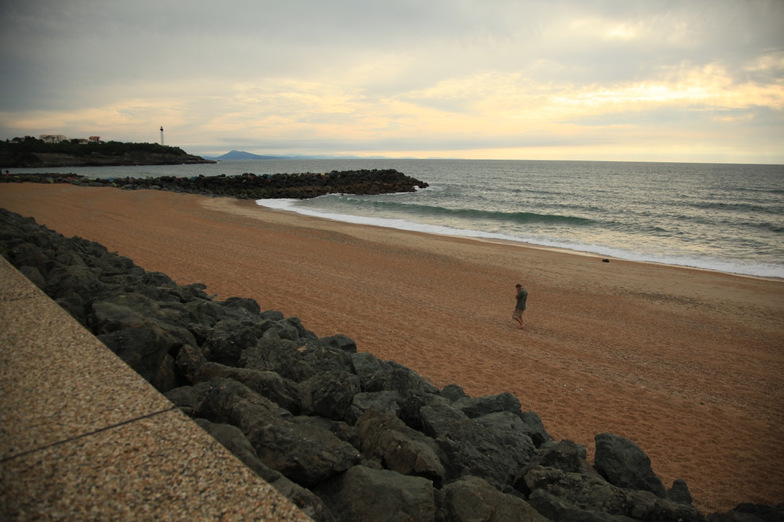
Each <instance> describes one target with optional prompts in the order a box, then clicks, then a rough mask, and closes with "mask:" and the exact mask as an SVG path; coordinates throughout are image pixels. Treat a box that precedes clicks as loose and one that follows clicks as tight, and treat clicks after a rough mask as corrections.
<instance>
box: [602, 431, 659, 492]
mask: <svg viewBox="0 0 784 522" xmlns="http://www.w3.org/2000/svg"><path fill="white" fill-rule="evenodd" d="M594 440H595V442H596V456H595V459H594V465H595V466H596V469H597V471H599V473H601V474H602V476H603V477H604V478H606V479H607V481H608V482H609V483H610V484H613V485H615V486H618V487H621V488H627V489H636V490H641V491H650V492H651V493H653V494H654V495H656V496H657V497H662V498H666V497H667V492H666V491H665V489H664V484H662V482H661V480H659V477H657V476H656V474H655V473H654V472H653V469H652V468H651V459H649V458H648V455H646V454H645V453H644V452H643V451H642V450H641V449H640V447H639V446H637V444H635V443H634V442H632V441H630V440H629V439H625V438H623V437H619V436H617V435H612V434H610V433H600V434H598V435H596V437H595V438H594Z"/></svg>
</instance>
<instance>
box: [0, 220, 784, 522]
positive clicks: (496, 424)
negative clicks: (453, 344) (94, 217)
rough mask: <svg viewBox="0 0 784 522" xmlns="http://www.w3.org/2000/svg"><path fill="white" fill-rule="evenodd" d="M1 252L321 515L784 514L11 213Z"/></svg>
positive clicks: (2, 228)
mask: <svg viewBox="0 0 784 522" xmlns="http://www.w3.org/2000/svg"><path fill="white" fill-rule="evenodd" d="M0 252H1V253H2V254H3V255H4V256H5V257H6V258H7V259H8V260H9V261H10V262H11V263H12V264H13V265H15V266H16V267H17V268H18V269H19V270H20V271H21V272H22V273H23V274H25V275H26V276H27V277H28V278H29V279H30V280H31V281H33V282H34V283H35V284H36V285H37V286H39V287H40V288H41V289H43V290H44V291H45V292H46V293H47V294H48V295H49V296H50V297H51V298H52V299H54V300H55V301H56V302H57V303H58V304H60V305H61V306H62V307H63V308H64V309H66V310H67V311H68V312H69V313H70V314H71V315H72V316H73V317H74V318H76V319H77V320H78V321H79V322H80V323H81V324H83V325H84V326H85V327H86V328H88V329H89V330H90V331H91V332H93V334H94V335H96V336H97V337H98V339H100V340H101V341H102V342H103V343H105V344H106V345H107V346H108V347H109V348H110V349H111V350H112V351H114V352H115V353H116V354H117V355H118V356H119V357H120V358H121V359H123V360H124V361H125V362H126V363H127V364H129V365H130V366H131V367H132V368H133V369H134V370H136V371H137V372H138V373H139V374H140V375H142V376H143V377H144V378H145V379H147V380H148V381H149V382H150V383H151V384H152V385H153V386H155V387H156V388H157V389H158V390H160V391H161V392H162V393H164V394H166V396H167V397H168V398H169V399H170V400H171V401H172V402H174V403H175V404H176V405H177V406H179V407H180V408H181V409H182V410H183V411H184V412H186V413H187V414H188V415H190V416H191V417H192V418H193V419H194V420H195V421H196V422H197V423H198V424H199V425H201V426H202V427H203V428H204V429H205V430H207V431H208V432H209V433H211V434H212V435H213V436H214V437H215V438H216V439H217V440H219V441H220V442H221V443H222V444H223V445H225V446H226V447H227V448H228V449H230V450H231V451H232V452H233V453H235V454H236V455H237V456H238V458H240V459H241V460H242V461H243V462H244V463H245V464H246V465H248V466H249V467H250V468H252V469H253V470H254V471H255V472H256V473H258V474H259V475H260V476H262V477H263V478H264V479H265V480H267V481H268V482H269V483H271V484H272V485H273V486H275V487H276V488H277V489H278V490H279V491H280V492H281V493H283V494H284V495H286V496H287V497H288V498H290V499H291V500H292V501H294V502H295V503H296V504H297V505H299V506H300V507H302V509H303V510H305V512H307V513H308V514H309V515H310V516H311V517H313V518H314V519H315V520H325V521H328V520H341V521H343V520H381V519H384V520H389V519H395V520H398V519H399V520H409V519H410V520H438V521H449V520H499V521H500V520H580V521H594V520H595V521H622V520H650V521H669V520H672V521H675V520H682V521H701V520H708V521H711V522H723V521H741V520H743V521H757V520H760V521H762V520H765V521H768V520H770V521H772V520H782V517H784V505H779V506H766V505H757V504H743V505H740V506H738V507H737V508H736V509H735V510H733V511H730V512H728V513H714V514H711V515H707V516H706V515H705V514H703V513H701V512H700V511H699V510H697V509H696V508H695V507H694V506H693V505H692V503H691V498H690V495H689V491H688V487H687V485H686V484H685V483H684V482H683V481H680V480H677V481H675V482H674V483H673V484H672V485H671V487H669V489H668V488H666V487H665V485H664V484H663V483H662V482H661V480H660V479H659V478H658V477H657V476H656V475H655V474H654V473H653V471H652V469H651V464H650V460H649V459H648V457H647V455H646V454H645V453H644V452H643V450H642V449H641V448H639V447H638V446H636V445H635V444H634V443H632V442H631V441H629V440H627V439H624V438H622V437H619V436H616V435H613V434H609V433H602V434H598V435H597V436H596V439H595V441H596V455H595V459H594V462H593V464H591V463H589V462H588V461H587V459H586V450H585V448H584V447H582V446H580V445H577V444H575V443H573V442H570V441H568V440H560V441H557V440H554V439H553V438H552V437H551V436H550V435H549V434H548V433H547V432H546V430H545V429H544V427H543V424H542V422H541V420H540V418H539V416H538V415H537V414H536V413H534V412H531V411H526V410H525V409H524V408H523V407H522V405H521V403H520V401H519V400H518V399H517V398H516V397H514V396H513V395H511V394H508V393H502V394H500V395H492V396H483V397H472V396H469V395H468V394H466V393H465V392H464V391H463V389H462V388H461V387H460V386H459V385H457V384H452V385H448V386H445V387H443V388H441V389H437V388H436V387H434V386H433V385H431V384H430V383H429V382H428V381H427V380H425V379H423V378H422V377H420V376H419V375H417V374H416V373H415V372H414V371H412V370H410V369H408V368H406V367H404V366H402V365H400V364H397V363H395V362H393V361H383V360H380V359H378V358H376V357H375V356H373V355H372V354H371V353H369V351H359V350H358V347H357V346H356V344H355V343H354V341H352V340H351V339H350V338H348V337H346V336H344V335H335V336H330V337H318V335H316V334H315V333H314V332H311V331H309V330H308V329H307V328H306V327H305V326H304V325H303V324H302V322H301V321H300V320H299V319H298V318H296V317H284V316H283V314H282V313H280V312H277V311H273V310H267V311H262V310H261V309H260V307H259V305H258V304H257V303H256V301H254V300H251V299H246V298H241V297H231V298H229V299H226V300H225V301H219V300H216V299H215V298H213V297H211V296H209V295H207V294H206V293H205V289H206V288H205V287H204V285H201V284H198V283H196V284H191V285H184V286H182V285H177V284H176V283H175V282H174V281H172V280H171V279H170V278H169V277H168V276H166V275H165V274H163V273H159V272H147V271H145V270H144V269H142V268H140V267H138V266H136V265H135V264H134V262H133V261H132V260H131V259H128V258H126V257H122V256H119V255H116V254H113V253H111V252H109V251H107V249H106V248H104V247H103V246H101V245H100V244H98V243H94V242H90V241H86V240H84V239H81V238H78V237H74V238H66V237H64V236H62V235H60V234H57V233H55V232H53V231H51V230H49V229H47V228H45V227H42V226H39V225H38V224H37V223H36V222H35V221H34V220H32V219H30V218H23V217H21V216H19V215H17V214H14V213H11V212H8V211H5V210H2V209H0ZM362 348H363V349H364V350H370V351H372V346H371V347H362ZM393 515H394V516H393Z"/></svg>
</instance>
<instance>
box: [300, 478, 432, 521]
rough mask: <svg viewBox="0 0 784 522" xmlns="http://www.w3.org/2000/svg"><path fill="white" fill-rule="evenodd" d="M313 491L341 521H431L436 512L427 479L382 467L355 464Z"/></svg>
mask: <svg viewBox="0 0 784 522" xmlns="http://www.w3.org/2000/svg"><path fill="white" fill-rule="evenodd" d="M315 493H316V494H317V495H318V496H319V497H320V498H321V499H322V500H323V501H324V503H325V504H327V506H329V508H330V510H331V511H332V513H333V514H334V515H335V517H336V518H337V519H338V520H341V521H343V522H366V521H369V520H384V521H387V522H409V521H411V520H417V521H432V520H435V516H436V503H435V492H434V490H433V486H432V484H431V483H430V481H429V480H427V479H424V478H421V477H412V476H409V475H401V474H400V473H395V472H394V471H389V470H385V469H380V470H379V469H371V468H368V467H365V466H354V467H352V468H351V469H349V470H347V471H346V472H345V473H342V474H341V475H339V476H337V477H335V478H334V479H332V480H330V481H329V482H326V483H324V484H321V485H319V486H318V487H317V488H316V489H315Z"/></svg>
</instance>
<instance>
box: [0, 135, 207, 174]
mask: <svg viewBox="0 0 784 522" xmlns="http://www.w3.org/2000/svg"><path fill="white" fill-rule="evenodd" d="M183 163H185V164H195V163H215V162H214V161H212V160H206V159H204V158H202V157H199V156H194V155H191V154H188V153H187V152H185V151H184V150H182V149H180V148H179V147H169V146H167V145H159V144H157V143H123V142H119V141H107V142H89V143H84V142H83V141H82V140H65V141H61V142H59V143H48V142H45V141H43V140H39V139H36V138H33V137H30V136H28V137H26V138H15V139H13V140H6V141H0V168H3V169H5V168H40V167H91V166H119V165H179V164H183Z"/></svg>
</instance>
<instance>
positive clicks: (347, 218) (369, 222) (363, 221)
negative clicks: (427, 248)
mask: <svg viewBox="0 0 784 522" xmlns="http://www.w3.org/2000/svg"><path fill="white" fill-rule="evenodd" d="M259 201H267V200H256V201H255V203H256V205H258V206H259V208H263V209H265V210H270V211H275V212H289V213H291V214H298V215H301V216H307V217H312V218H314V219H324V220H329V221H335V222H338V223H347V224H353V225H364V226H370V227H378V228H383V229H390V230H401V231H407V232H414V233H421V234H430V235H435V236H444V237H452V238H462V239H473V240H476V241H485V242H488V243H501V244H506V243H508V244H513V245H514V244H517V245H521V246H523V247H526V248H538V249H544V250H550V251H555V252H566V253H572V254H574V255H584V256H594V257H598V258H607V259H615V260H618V261H625V262H632V263H650V264H654V265H661V266H671V267H678V268H688V269H693V270H705V271H709V272H716V273H721V274H729V275H737V276H741V277H753V278H759V279H766V280H771V281H782V282H784V275H782V276H774V275H760V274H751V273H745V272H740V271H731V270H726V269H721V268H711V267H708V266H699V265H698V264H696V261H695V264H685V263H684V264H678V263H673V262H668V261H656V260H647V259H634V258H633V257H632V256H633V253H631V252H629V253H628V254H629V256H630V257H622V256H618V255H613V254H602V253H598V252H592V251H590V250H579V249H578V248H570V247H567V246H552V245H541V244H537V243H531V242H529V241H526V240H525V239H515V238H511V237H491V235H489V234H488V235H485V233H483V232H480V231H475V230H467V229H452V228H449V227H444V226H442V225H424V224H421V223H416V222H414V221H406V220H405V219H394V218H370V217H367V216H354V215H351V214H332V213H323V214H322V213H320V212H318V211H308V210H304V211H303V210H295V209H293V208H292V207H279V206H266V205H264V204H262V203H259ZM379 222H391V223H394V222H401V223H404V224H405V225H407V226H395V225H394V224H381V223H379ZM419 227H425V228H429V227H432V228H433V230H422V229H420V228H419ZM450 231H454V233H451V232H450ZM461 232H464V233H461ZM608 248H609V247H608ZM716 262H717V263H718V264H724V265H729V266H739V267H741V268H743V267H744V265H737V264H734V263H733V262H731V261H719V260H716ZM766 266H768V265H766Z"/></svg>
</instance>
